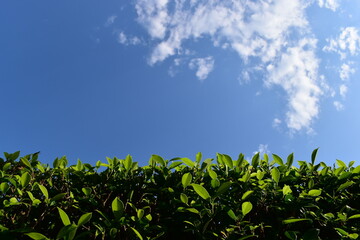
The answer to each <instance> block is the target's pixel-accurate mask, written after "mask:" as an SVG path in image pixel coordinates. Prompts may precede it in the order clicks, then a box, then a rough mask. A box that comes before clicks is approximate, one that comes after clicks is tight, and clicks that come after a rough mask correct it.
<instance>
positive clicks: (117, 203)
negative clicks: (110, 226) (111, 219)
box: [111, 197, 125, 220]
mask: <svg viewBox="0 0 360 240" xmlns="http://www.w3.org/2000/svg"><path fill="white" fill-rule="evenodd" d="M111 209H112V211H113V213H114V215H115V218H116V219H117V220H118V219H120V218H121V216H122V215H123V213H124V209H125V207H124V203H123V202H122V201H121V200H120V199H119V198H118V197H116V198H115V199H114V200H113V201H112V203H111Z"/></svg>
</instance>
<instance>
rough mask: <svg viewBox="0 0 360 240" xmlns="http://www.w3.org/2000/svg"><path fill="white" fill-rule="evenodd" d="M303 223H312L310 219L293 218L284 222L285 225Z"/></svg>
mask: <svg viewBox="0 0 360 240" xmlns="http://www.w3.org/2000/svg"><path fill="white" fill-rule="evenodd" d="M302 221H311V219H309V218H291V219H286V220H283V221H282V222H283V224H290V223H296V222H302Z"/></svg>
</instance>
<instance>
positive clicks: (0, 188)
mask: <svg viewBox="0 0 360 240" xmlns="http://www.w3.org/2000/svg"><path fill="white" fill-rule="evenodd" d="M9 188H10V187H9V184H8V183H7V182H2V183H1V184H0V191H1V192H2V193H6V192H7V191H8V190H9Z"/></svg>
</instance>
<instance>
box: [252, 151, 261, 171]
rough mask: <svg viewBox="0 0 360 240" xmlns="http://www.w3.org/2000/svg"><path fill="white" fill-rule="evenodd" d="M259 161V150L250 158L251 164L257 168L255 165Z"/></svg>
mask: <svg viewBox="0 0 360 240" xmlns="http://www.w3.org/2000/svg"><path fill="white" fill-rule="evenodd" d="M259 161H260V152H258V153H256V154H255V155H254V156H253V157H252V159H251V165H252V166H253V167H254V168H257V166H258V165H259Z"/></svg>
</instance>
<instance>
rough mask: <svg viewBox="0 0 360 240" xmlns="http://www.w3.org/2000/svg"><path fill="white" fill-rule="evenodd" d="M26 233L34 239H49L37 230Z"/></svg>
mask: <svg viewBox="0 0 360 240" xmlns="http://www.w3.org/2000/svg"><path fill="white" fill-rule="evenodd" d="M25 235H27V236H29V237H30V238H32V239H34V240H48V238H47V237H45V236H44V235H42V234H41V233H37V232H31V233H25Z"/></svg>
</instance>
